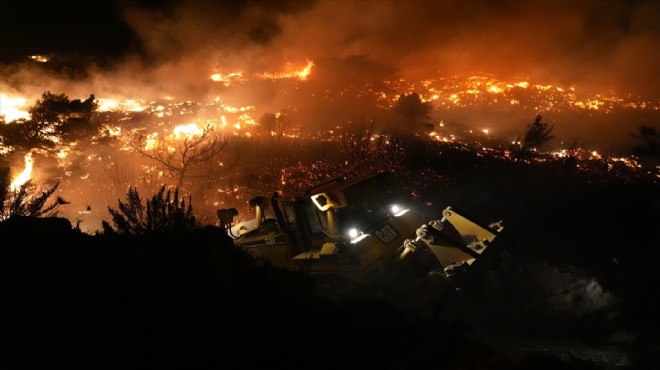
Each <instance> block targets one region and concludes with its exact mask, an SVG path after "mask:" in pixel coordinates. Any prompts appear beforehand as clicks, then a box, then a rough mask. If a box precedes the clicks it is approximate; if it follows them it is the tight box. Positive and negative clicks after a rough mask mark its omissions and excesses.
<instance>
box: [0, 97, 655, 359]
mask: <svg viewBox="0 0 660 370" xmlns="http://www.w3.org/2000/svg"><path fill="white" fill-rule="evenodd" d="M48 99H54V100H56V101H58V100H62V99H59V98H56V97H48ZM63 100H66V99H63ZM62 104H63V105H62V106H63V107H69V106H70V104H71V102H70V101H69V102H62ZM77 104H78V103H75V104H74V106H75V107H78V105H77ZM80 104H83V102H80ZM63 109H64V108H63ZM67 109H68V108H67ZM76 109H77V108H76ZM64 110H66V109H64ZM76 117H78V115H76ZM275 118H277V117H275ZM421 118H422V117H421V116H418V118H416V119H419V120H421ZM264 120H271V121H272V122H271V124H272V125H274V126H275V127H277V125H280V124H282V122H278V121H277V119H274V118H273V117H265V118H264ZM44 122H50V121H49V120H44ZM67 122H68V121H67ZM56 125H57V124H56ZM535 125H536V126H535ZM533 127H536V128H538V131H535V132H534V133H529V132H528V134H529V135H530V136H529V137H528V139H527V143H528V144H526V145H525V146H524V148H525V150H524V156H522V157H519V160H518V161H514V160H512V159H511V157H506V156H504V153H505V152H504V151H499V150H492V151H484V150H482V149H480V148H481V146H470V145H467V144H459V143H437V142H431V141H429V140H424V139H421V138H417V137H414V136H406V137H402V136H398V135H395V134H387V135H384V136H382V137H381V139H382V140H383V142H377V143H371V144H367V142H368V140H367V138H368V137H369V136H370V135H369V134H368V132H369V130H370V128H367V127H359V128H354V129H352V130H346V132H345V135H343V137H342V140H341V142H340V143H324V144H322V145H328V146H332V145H335V146H337V145H339V146H341V147H342V149H341V150H337V149H335V151H331V152H332V153H336V152H341V153H343V154H342V155H346V156H347V157H342V160H345V161H346V163H350V165H344V166H333V163H332V162H330V161H329V160H328V158H326V157H327V155H326V156H325V157H324V156H323V155H320V154H319V149H318V148H317V147H314V148H312V146H309V147H308V146H306V144H304V143H303V141H302V140H300V141H296V142H295V145H296V146H294V145H293V144H291V143H285V142H284V141H285V138H280V139H281V140H282V143H283V144H282V145H279V146H278V145H276V144H277V143H276V142H275V141H271V144H270V145H272V146H270V147H268V150H269V152H268V153H269V155H268V156H263V153H259V152H258V151H257V150H256V148H254V145H249V144H246V145H245V147H246V148H245V150H243V151H241V152H242V155H243V158H242V159H243V161H244V162H245V163H252V164H253V167H244V168H242V169H241V173H240V175H241V176H243V177H244V178H246V179H250V182H249V184H253V185H254V186H255V189H254V191H255V192H257V193H261V194H270V193H271V192H272V188H268V189H266V185H267V184H271V185H272V184H275V183H278V181H279V179H280V176H281V172H280V171H279V170H280V169H281V168H286V169H288V170H289V177H288V179H289V184H288V186H290V188H291V189H292V190H296V189H302V188H304V187H305V186H306V185H307V184H309V183H310V182H311V183H318V182H322V181H324V180H327V176H328V175H329V174H332V175H335V176H345V177H356V176H358V175H360V174H361V173H363V172H373V171H374V170H381V169H383V168H382V166H383V164H384V163H387V166H388V167H387V168H385V169H388V170H393V172H394V173H396V174H397V176H396V177H395V179H396V184H395V185H396V186H398V187H399V188H400V189H401V191H402V192H403V193H405V194H411V196H412V198H414V199H415V200H417V201H418V203H419V205H420V207H424V208H423V211H424V212H426V213H427V215H428V217H429V219H432V218H433V219H434V218H439V217H440V211H441V210H442V209H443V208H444V207H446V206H454V207H457V208H459V209H462V210H466V211H468V212H469V213H470V214H472V215H474V216H476V217H477V218H479V219H482V220H484V221H494V220H500V219H501V220H504V222H505V225H506V226H505V228H506V230H507V232H509V237H510V238H511V243H510V244H509V247H510V248H511V251H512V253H514V254H515V255H516V256H517V257H518V258H520V259H521V260H522V261H524V262H525V263H526V264H527V265H528V266H530V267H534V268H537V267H539V268H544V269H547V270H551V271H554V272H557V273H564V272H570V273H571V275H570V276H571V280H569V281H567V282H566V283H562V282H548V281H545V282H543V283H544V284H549V283H556V284H557V285H544V284H540V285H535V283H537V282H538V281H537V279H538V276H536V275H533V274H532V272H533V271H532V269H530V271H529V275H527V276H523V277H522V279H521V280H520V281H519V282H514V284H513V285H512V286H511V289H512V290H511V291H510V293H511V294H510V295H508V296H506V297H502V296H496V297H486V299H487V301H480V300H479V299H480V298H479V297H475V296H472V295H470V292H462V293H457V292H452V291H447V290H446V289H443V288H442V287H444V286H445V285H441V284H440V285H439V284H437V282H435V281H434V279H432V278H431V277H429V278H423V279H421V280H420V281H419V285H418V286H415V287H412V286H411V287H410V291H409V292H407V293H406V292H403V293H401V294H393V295H387V294H381V293H382V292H367V293H365V294H354V295H348V294H347V295H346V296H345V298H343V299H337V298H336V297H328V296H326V295H324V294H321V293H320V291H319V290H318V289H317V288H318V281H317V280H316V279H314V278H313V277H311V276H309V275H307V274H306V273H304V272H301V271H290V270H285V269H281V268H277V267H275V266H272V265H270V264H258V263H256V261H254V260H253V259H252V258H251V257H250V255H248V254H247V253H244V252H243V251H241V250H239V249H237V248H235V247H234V246H233V243H232V240H231V239H230V238H229V237H228V236H227V235H226V234H225V233H224V232H223V231H222V230H221V229H220V228H218V227H216V226H213V225H212V224H210V223H208V222H201V221H200V219H199V218H198V217H197V216H196V214H195V212H194V209H193V200H194V199H195V198H191V197H182V196H181V195H180V194H179V192H178V188H171V189H170V188H166V187H161V188H159V189H158V190H157V191H156V193H155V194H154V195H153V196H151V197H150V198H146V199H143V198H141V197H140V194H138V191H137V188H135V187H132V188H130V189H129V191H128V193H127V194H126V198H125V200H121V199H120V200H118V203H117V208H113V207H110V208H109V209H108V211H109V218H108V220H109V221H106V222H104V224H103V230H102V231H100V232H98V233H96V234H94V235H90V234H86V233H83V232H81V231H80V229H79V228H77V227H76V225H72V224H71V222H70V221H69V220H67V219H64V218H59V217H48V216H57V209H58V207H59V205H62V204H65V203H66V201H65V200H64V199H62V198H57V197H55V198H56V199H55V200H52V199H51V198H52V197H54V196H55V193H54V191H55V189H56V188H57V186H55V187H53V188H50V189H47V190H46V191H45V192H43V193H42V192H40V191H38V190H36V189H35V188H32V187H31V185H30V184H29V183H28V184H26V185H24V187H22V188H21V189H22V190H19V191H17V192H15V191H10V190H8V186H9V180H8V179H9V177H8V172H7V171H5V172H3V173H1V174H2V176H0V185H2V186H0V195H2V201H3V202H2V207H3V208H2V212H3V213H2V216H3V217H2V222H0V300H1V304H0V333H1V334H0V367H2V368H6V369H41V368H59V367H65V368H68V369H74V368H81V369H82V368H84V369H105V368H107V369H110V368H112V369H118V368H121V369H126V368H186V369H188V368H191V369H198V368H237V367H239V366H240V367H241V368H253V367H256V366H259V367H261V366H268V367H269V368H281V367H284V368H305V369H308V368H356V367H360V368H364V367H365V366H366V367H367V368H373V369H613V368H616V369H648V368H652V367H653V366H654V365H655V364H657V363H658V361H659V360H660V356H658V348H659V346H660V338H659V337H658V334H657V333H659V332H660V324H659V321H658V320H657V319H656V316H657V312H658V309H660V306H659V305H658V303H657V302H658V301H660V297H659V295H660V293H659V292H660V285H659V283H660V278H658V276H657V274H656V270H657V269H656V265H657V260H656V259H654V256H655V254H656V253H655V249H656V248H657V246H658V245H660V240H659V239H660V238H659V237H658V235H657V225H659V224H660V199H659V194H660V193H659V192H658V184H657V182H658V177H657V176H656V174H655V172H654V171H655V170H654V169H655V165H657V164H653V165H649V166H646V167H644V168H643V169H638V168H635V169H631V168H629V167H627V166H626V165H625V164H621V163H608V162H606V161H603V160H598V159H589V158H582V157H580V156H579V153H577V152H576V153H574V154H575V155H574V156H569V157H566V158H556V157H552V156H549V155H547V154H544V153H543V152H541V151H536V150H532V149H534V148H536V147H537V146H539V145H542V144H543V143H545V142H546V141H547V140H545V139H547V138H548V137H550V129H549V128H548V127H547V126H544V124H543V122H542V121H541V118H540V117H537V119H536V120H535V121H534V123H533V124H530V126H528V129H531V128H533ZM536 128H535V130H536ZM272 130H273V131H276V130H277V129H276V128H272ZM645 133H647V134H648V132H646V131H642V134H645ZM532 134H534V135H536V136H534V135H532ZM526 137H527V136H526ZM654 137H655V136H654V135H650V136H649V135H646V136H644V139H645V140H646V146H647V147H648V146H649V145H652V140H651V139H653V138H654ZM385 141H387V142H388V143H389V144H385ZM317 144H318V143H317ZM318 145H321V144H318ZM248 147H252V149H253V151H254V152H250V151H249V150H248V149H249V148H248ZM285 149H286V151H285ZM324 149H327V148H326V147H324ZM321 152H322V153H328V151H327V150H322V151H321ZM647 152H648V151H647ZM314 153H316V155H315V154H314ZM647 154H648V153H647ZM346 158H348V159H346ZM645 159H646V160H648V162H646V161H645V162H644V163H657V157H653V156H648V157H646V158H645ZM654 161H655V162H654ZM259 166H263V168H260V167H259ZM262 187H263V188H262ZM266 191H268V192H266ZM15 204H17V205H19V206H14V205H15ZM14 209H17V210H19V211H12V210H14ZM579 280H585V281H586V283H589V284H585V285H586V286H587V288H589V287H592V288H589V289H591V290H598V289H602V290H604V291H606V292H608V293H611V294H612V295H613V296H614V297H615V298H616V299H614V300H612V303H611V304H608V305H595V306H593V309H587V308H590V307H592V306H589V305H588V303H590V302H591V301H592V300H593V298H594V296H595V297H596V298H598V297H602V296H604V294H601V295H600V296H599V295H594V294H591V293H590V290H589V289H585V290H576V289H574V285H575V284H576V283H580V281H579ZM399 293H400V292H399ZM590 294H591V295H590ZM557 297H558V298H560V300H561V303H562V305H561V308H565V309H566V310H554V309H553V304H554V302H555V301H554V300H553V299H554V298H557ZM533 343H538V346H537V347H533V346H531V344H533ZM583 347H589V348H596V349H602V351H601V352H598V353H599V354H600V355H599V356H596V357H589V356H588V355H585V354H584V352H580V351H579V349H580V348H583ZM608 351H609V352H617V353H619V352H621V353H623V355H622V356H623V357H625V361H620V363H618V364H617V361H613V360H609V359H608V357H607V355H603V354H602V353H608Z"/></svg>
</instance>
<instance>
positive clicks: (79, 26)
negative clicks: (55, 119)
mask: <svg viewBox="0 0 660 370" xmlns="http://www.w3.org/2000/svg"><path fill="white" fill-rule="evenodd" d="M659 15H660V2H658V1H655V0H627V1H623V0H598V1H597V0H580V1H573V0H530V1H518V0H502V1H481V0H467V1H458V0H444V1H423V0H409V1H396V0H392V1H387V0H382V1H376V0H366V1H351V0H317V1H313V0H299V1H296V0H287V1H266V0H244V1H236V0H234V1H230V0H224V1H210V0H204V1H183V0H170V1H167V0H160V1H158V0H114V1H108V2H89V1H87V2H83V1H68V2H58V3H56V2H49V3H41V2H39V3H37V2H32V1H14V2H7V3H5V4H3V6H2V8H1V9H0V33H1V34H0V37H1V39H2V49H1V50H0V62H5V63H7V62H15V61H17V60H24V58H25V57H26V56H27V55H29V54H37V53H38V54H49V53H57V54H60V55H62V54H70V53H75V54H79V55H83V56H87V57H92V58H100V59H104V60H106V61H107V60H110V63H109V64H110V65H114V66H115V67H116V68H117V69H122V68H125V67H126V64H130V65H131V67H132V68H133V72H132V73H130V74H132V75H135V73H134V71H135V68H136V63H144V64H140V65H143V66H148V67H149V71H148V73H147V72H143V73H140V75H145V74H150V75H151V77H150V78H151V79H152V80H162V77H163V75H164V76H168V77H174V76H173V73H172V71H173V70H176V71H178V73H177V74H176V77H180V78H183V79H188V80H190V79H197V78H200V77H201V76H208V75H209V73H210V72H233V71H235V70H239V69H240V70H243V71H246V70H248V71H249V70H253V71H263V70H265V69H268V67H270V70H278V69H280V68H275V67H273V66H278V65H279V66H282V65H284V64H285V63H287V62H291V63H294V64H303V63H304V61H305V60H306V59H311V60H321V59H323V58H349V57H352V56H356V55H360V56H366V57H368V58H369V59H370V60H372V61H373V62H374V64H375V65H382V66H386V67H388V68H392V69H394V70H399V71H406V70H412V69H424V68H431V69H435V70H442V71H446V72H447V73H480V72H485V73H493V74H495V75H498V76H501V77H502V78H505V79H506V78H510V77H514V76H528V77H531V78H535V79H538V80H540V81H545V82H547V83H554V84H557V85H571V84H576V83H577V84H584V85H593V86H595V87H597V88H603V89H605V90H608V89H614V90H619V91H618V92H619V93H622V92H632V93H635V94H641V95H643V96H646V97H649V98H650V99H657V98H658V96H660V75H659V74H658V73H657V67H658V64H659V62H660V51H659V50H660V49H659V48H658V47H657V45H658V40H660V36H659V35H660V22H658V21H657V19H658V16H659ZM127 60H130V62H126V61H127ZM136 60H139V61H140V62H136ZM196 73H198V74H196Z"/></svg>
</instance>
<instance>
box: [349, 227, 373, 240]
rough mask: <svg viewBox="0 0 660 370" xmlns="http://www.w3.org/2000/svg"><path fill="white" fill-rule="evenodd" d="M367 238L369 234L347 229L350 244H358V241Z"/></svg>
mask: <svg viewBox="0 0 660 370" xmlns="http://www.w3.org/2000/svg"><path fill="white" fill-rule="evenodd" d="M367 236H369V234H365V233H363V232H362V231H358V229H356V228H351V229H348V238H349V239H350V240H351V244H356V243H359V242H360V240H362V239H364V238H366V237H367Z"/></svg>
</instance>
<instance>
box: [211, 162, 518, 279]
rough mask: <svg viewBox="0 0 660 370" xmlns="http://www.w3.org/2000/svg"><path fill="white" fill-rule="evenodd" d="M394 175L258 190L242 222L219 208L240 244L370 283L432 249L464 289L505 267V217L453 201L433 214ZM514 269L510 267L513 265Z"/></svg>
mask: <svg viewBox="0 0 660 370" xmlns="http://www.w3.org/2000/svg"><path fill="white" fill-rule="evenodd" d="M391 176H392V174H390V173H388V172H379V173H376V174H371V175H368V176H364V177H361V178H358V179H353V180H346V179H342V178H338V179H334V180H332V181H328V182H326V183H323V184H319V185H317V186H314V187H312V188H309V189H307V190H306V191H305V192H303V193H301V194H294V195H281V194H278V193H274V194H273V195H272V196H271V197H266V196H258V197H255V198H253V199H252V200H251V201H250V205H251V206H252V207H253V208H254V209H255V217H254V218H253V219H251V220H249V221H244V222H240V223H235V222H234V220H235V218H236V216H237V215H238V212H237V211H236V209H235V208H229V209H219V210H217V215H218V218H219V221H220V225H221V227H222V228H224V229H225V230H226V232H227V233H228V234H229V235H230V236H231V237H232V238H233V239H234V244H235V245H236V246H237V247H239V248H243V249H244V250H246V251H247V252H249V253H250V254H251V255H252V256H253V257H255V258H256V259H258V260H262V261H268V263H271V264H273V265H275V266H278V267H285V268H289V269H300V270H304V271H308V272H309V273H310V274H312V275H314V276H339V277H342V278H346V279H349V280H350V281H353V282H355V283H359V284H364V285H370V284H373V283H374V282H378V281H382V279H384V278H387V277H388V276H392V275H393V274H395V273H396V272H397V271H400V269H401V267H402V266H404V265H405V261H406V260H408V259H410V258H411V256H413V255H416V254H419V252H418V251H419V250H421V249H425V255H427V256H428V255H431V256H433V257H434V260H435V264H436V266H435V267H434V268H433V271H429V272H428V273H431V272H433V273H435V274H441V275H442V276H444V277H446V278H447V279H448V280H449V281H450V282H451V283H452V284H453V286H454V287H455V288H456V289H457V290H460V289H463V288H464V287H466V286H468V285H469V284H471V283H472V282H475V281H477V280H479V279H480V278H481V277H482V276H483V275H484V274H485V273H486V272H488V271H503V268H502V266H503V260H504V258H505V257H507V250H506V248H505V245H504V244H506V241H505V239H506V238H505V237H503V236H502V234H503V232H504V224H503V222H502V221H497V222H494V223H489V224H482V223H480V222H478V221H476V220H475V219H473V218H471V217H470V216H468V215H466V214H464V213H462V212H460V211H458V210H455V209H454V208H452V207H447V208H445V209H444V210H443V211H442V217H441V218H438V219H434V220H430V221H429V220H426V219H425V216H424V212H421V211H419V210H417V209H415V207H414V206H413V205H412V204H411V203H410V202H408V203H406V197H405V196H402V194H401V193H398V192H397V191H396V189H394V188H393V187H392V186H391V182H392V181H391ZM507 273H508V272H507Z"/></svg>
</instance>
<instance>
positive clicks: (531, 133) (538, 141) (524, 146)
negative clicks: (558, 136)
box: [513, 115, 554, 161]
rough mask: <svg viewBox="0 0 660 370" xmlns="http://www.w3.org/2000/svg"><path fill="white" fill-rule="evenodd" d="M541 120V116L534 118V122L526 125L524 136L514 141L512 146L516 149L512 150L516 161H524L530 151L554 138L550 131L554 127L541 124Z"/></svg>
mask: <svg viewBox="0 0 660 370" xmlns="http://www.w3.org/2000/svg"><path fill="white" fill-rule="evenodd" d="M542 119H543V117H542V116H540V115H537V116H536V118H534V122H532V123H530V124H528V125H527V131H525V135H524V136H523V137H522V138H519V139H517V140H516V141H515V144H514V145H516V147H514V148H513V153H514V156H515V159H516V161H520V160H523V159H525V158H526V157H527V156H528V155H529V152H530V151H531V150H532V149H534V148H537V147H539V146H541V145H543V144H545V143H546V142H548V141H550V140H552V139H553V138H554V136H552V130H553V129H554V127H553V126H549V125H548V124H547V123H545V122H542V121H541V120H542Z"/></svg>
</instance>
